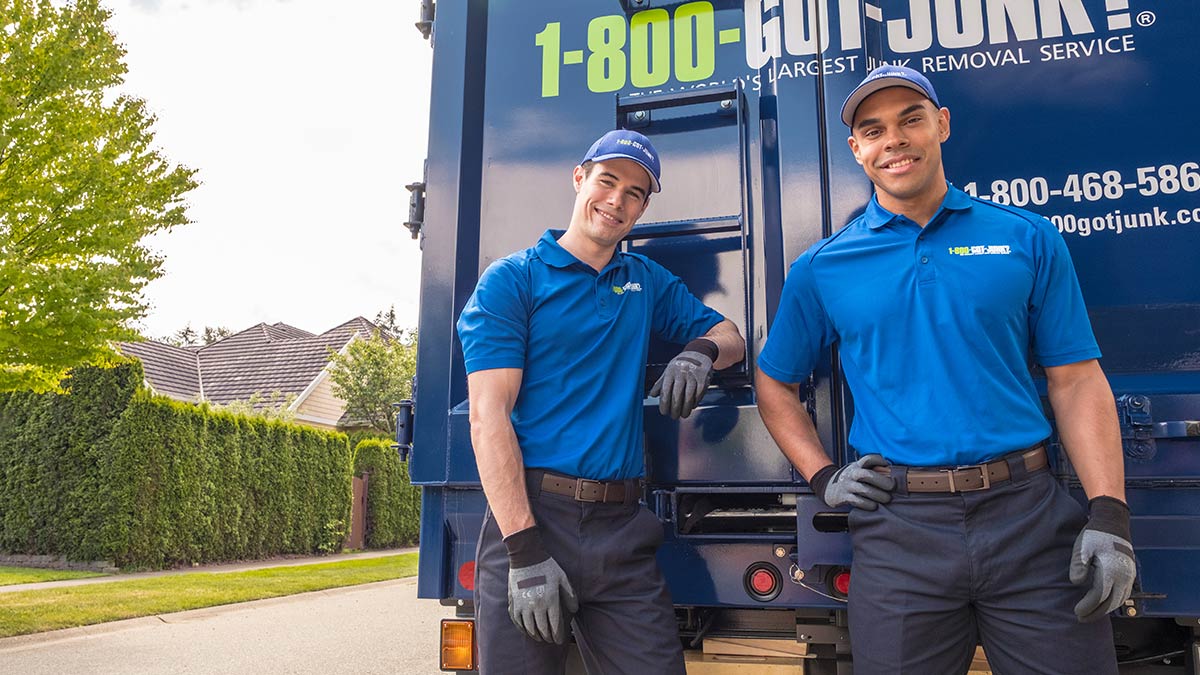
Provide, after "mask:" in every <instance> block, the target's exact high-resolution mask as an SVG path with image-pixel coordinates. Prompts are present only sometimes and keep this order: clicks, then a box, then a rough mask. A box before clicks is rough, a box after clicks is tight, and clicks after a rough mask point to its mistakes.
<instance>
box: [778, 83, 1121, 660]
mask: <svg viewBox="0 0 1200 675" xmlns="http://www.w3.org/2000/svg"><path fill="white" fill-rule="evenodd" d="M842 121H843V122H845V123H846V125H847V126H848V127H850V131H851V135H850V138H849V144H850V149H851V151H852V152H853V153H854V157H855V159H856V160H857V161H858V163H859V164H860V165H862V167H863V171H864V172H865V173H866V175H867V177H868V178H870V180H871V182H872V183H873V184H874V185H875V195H874V197H873V198H872V199H871V201H870V203H869V204H868V205H867V208H866V211H865V212H864V213H863V215H861V216H859V217H858V218H856V219H855V220H853V221H852V222H850V223H849V224H848V225H847V226H846V227H845V228H843V229H841V230H839V231H838V232H837V233H835V234H834V235H832V236H830V237H828V238H826V239H823V240H822V241H820V242H817V243H816V244H814V245H813V246H812V247H811V248H810V249H809V250H808V251H806V252H805V253H804V254H803V255H801V256H800V258H799V259H798V260H797V261H796V262H795V264H793V265H792V267H791V270H790V272H789V275H788V278H787V281H786V282H785V284H784V289H783V295H782V298H781V301H780V308H779V312H778V314H777V315H776V317H775V321H774V324H773V325H772V326H771V330H770V333H769V335H768V337H767V342H766V345H765V346H764V348H763V351H762V354H761V355H760V357H759V360H758V365H759V372H758V378H757V380H756V390H757V393H758V403H759V411H760V413H761V414H762V417H763V420H764V422H765V423H766V425H767V428H768V429H769V430H770V432H771V435H772V436H773V437H774V439H775V441H776V442H777V443H778V444H779V446H780V448H781V449H782V450H783V452H784V454H785V455H786V456H787V457H788V459H789V460H791V462H792V463H793V464H794V465H795V466H796V468H797V469H798V470H799V471H800V473H802V474H803V475H804V476H805V477H806V478H807V479H808V482H809V484H810V485H811V486H812V489H813V492H814V493H815V494H816V495H817V496H818V497H820V498H821V499H822V500H823V501H824V502H825V503H826V504H827V505H829V506H830V507H838V506H843V505H848V506H850V507H851V509H850V514H849V522H850V535H851V540H852V542H853V547H854V558H853V568H852V572H851V579H852V583H851V589H850V601H849V613H850V635H851V643H852V652H853V657H854V669H855V672H856V673H859V674H860V675H861V674H862V673H896V672H902V673H956V672H957V673H965V672H967V669H968V667H969V665H970V662H971V657H972V654H973V653H974V650H975V645H976V644H977V642H979V641H980V640H981V641H982V643H983V646H984V650H985V651H986V653H987V657H988V661H989V662H990V663H991V665H992V667H993V668H994V669H995V670H996V672H999V673H1056V674H1062V673H1080V674H1084V673H1086V674H1088V675H1096V674H1099V673H1116V655H1115V651H1114V647H1113V641H1112V633H1111V629H1110V625H1109V619H1108V616H1107V614H1108V612H1111V611H1113V610H1115V609H1117V608H1118V607H1120V606H1121V605H1122V604H1123V602H1124V601H1125V600H1126V599H1127V598H1128V597H1129V594H1130V591H1131V588H1132V584H1133V580H1134V576H1135V573H1136V569H1135V563H1134V557H1133V549H1132V546H1131V544H1130V533H1129V509H1128V507H1127V506H1126V505H1125V501H1124V500H1125V492H1124V466H1123V459H1122V452H1121V438H1120V431H1119V427H1118V425H1117V420H1116V413H1115V410H1116V407H1115V404H1114V402H1113V396H1112V392H1111V390H1110V389H1109V387H1108V382H1107V380H1106V378H1105V376H1104V373H1103V372H1102V371H1101V369H1100V366H1099V363H1098V361H1097V359H1098V358H1099V356H1100V351H1099V349H1098V348H1097V345H1096V341H1095V338H1094V337H1093V335H1092V330H1091V325H1090V324H1089V322H1088V317H1087V311H1086V307H1085V306H1084V302H1083V297H1082V294H1081V293H1080V289H1079V282H1078V280H1077V279H1076V276H1075V271H1074V268H1073V267H1072V265H1071V259H1070V256H1069V254H1068V252H1067V248H1066V245H1065V243H1064V242H1063V239H1062V237H1061V236H1059V234H1058V232H1057V231H1056V230H1055V228H1054V226H1053V225H1051V224H1050V223H1049V222H1048V221H1046V220H1045V219H1044V218H1041V217H1039V216H1037V215H1034V214H1032V213H1029V212H1027V211H1022V210H1021V209H1017V208H1012V207H1009V206H1001V205H998V204H994V203H991V202H988V201H983V200H979V199H975V198H972V197H969V196H968V195H966V194H965V193H963V192H962V191H961V190H958V189H957V188H955V187H954V186H952V185H949V184H948V183H947V182H946V177H945V172H944V170H943V167H942V157H941V144H942V143H943V142H945V141H946V139H947V138H949V136H950V112H949V111H948V110H947V109H946V108H943V107H941V106H940V104H939V103H938V98H937V94H936V93H935V92H934V89H933V86H932V85H931V84H930V83H929V81H928V80H927V79H926V78H925V77H924V76H922V75H921V74H920V73H918V72H916V71H914V70H911V69H909V68H902V67H896V66H883V67H881V68H877V69H876V70H874V71H872V72H871V73H870V74H868V75H867V77H866V78H865V79H864V80H863V81H862V83H861V84H859V86H858V87H857V88H856V89H855V90H854V91H853V92H852V93H851V94H850V96H849V98H848V99H847V100H846V103H845V105H844V106H843V108H842ZM835 343H836V344H837V345H838V354H839V358H840V364H841V370H842V373H843V374H844V375H845V378H846V382H847V383H848V384H849V386H850V390H851V392H852V393H853V395H854V421H853V426H852V428H851V431H850V444H851V446H853V448H854V449H855V450H856V451H857V453H858V454H859V456H860V458H859V459H857V460H856V461H853V462H850V463H848V464H846V465H845V466H843V467H840V468H839V467H836V466H835V465H834V464H833V463H832V462H831V461H830V459H829V456H828V455H827V454H826V453H825V451H824V449H823V448H822V447H821V443H820V440H819V439H818V437H817V434H816V432H815V430H814V428H813V423H812V420H811V418H810V417H809V415H808V414H807V413H806V411H805V409H804V406H803V404H802V402H801V401H800V400H799V399H798V398H797V384H796V383H799V382H802V381H805V380H806V379H807V378H808V376H809V374H810V373H811V371H812V369H813V367H814V366H815V365H816V363H817V361H818V360H819V359H820V357H821V355H822V354H823V353H825V351H826V350H827V349H828V348H829V347H830V346H831V345H833V344H835ZM1031 357H1032V359H1033V361H1035V362H1036V363H1037V364H1038V365H1040V366H1041V367H1042V368H1044V370H1045V375H1046V382H1047V390H1048V394H1049V399H1050V404H1051V407H1052V408H1053V409H1054V416H1055V419H1056V421H1057V426H1058V433H1059V437H1060V439H1061V441H1062V443H1063V446H1064V447H1065V449H1066V451H1067V454H1068V455H1069V457H1070V460H1071V463H1072V465H1073V466H1074V468H1075V472H1076V474H1077V475H1078V476H1079V480H1080V482H1081V483H1082V484H1083V488H1084V490H1085V491H1086V492H1087V495H1088V497H1090V498H1091V501H1090V504H1089V505H1090V518H1089V517H1088V515H1087V514H1085V513H1084V511H1083V509H1081V508H1080V506H1079V504H1078V503H1076V502H1075V501H1074V500H1072V499H1071V497H1070V496H1068V494H1067V492H1066V490H1064V489H1063V488H1062V486H1060V485H1059V484H1058V483H1057V481H1055V479H1054V477H1053V476H1052V475H1051V473H1050V472H1049V471H1048V460H1047V456H1046V448H1045V444H1044V441H1045V439H1046V438H1047V437H1048V436H1049V435H1050V425H1049V423H1048V422H1047V420H1046V416H1045V414H1044V412H1043V410H1042V405H1041V399H1040V397H1039V395H1038V391H1037V388H1036V386H1035V384H1034V381H1033V377H1032V375H1031V373H1030V361H1029V359H1030V358H1031Z"/></svg>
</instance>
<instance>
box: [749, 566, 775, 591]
mask: <svg viewBox="0 0 1200 675" xmlns="http://www.w3.org/2000/svg"><path fill="white" fill-rule="evenodd" d="M750 587H751V588H753V589H754V590H755V591H756V592H757V593H758V594H759V595H768V594H770V592H771V591H773V590H775V577H772V576H771V573H770V572H768V571H766V570H755V571H754V573H753V574H751V575H750Z"/></svg>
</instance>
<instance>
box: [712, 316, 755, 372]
mask: <svg viewBox="0 0 1200 675" xmlns="http://www.w3.org/2000/svg"><path fill="white" fill-rule="evenodd" d="M703 337H704V338H705V339H707V340H712V342H713V344H715V345H717V358H716V359H714V360H713V368H714V369H715V370H721V369H722V368H728V367H729V366H732V365H733V364H735V363H737V362H738V361H741V360H742V359H744V358H746V341H745V340H743V339H742V334H741V332H740V331H738V328H737V325H735V324H734V323H733V322H732V321H730V320H729V319H725V320H723V321H721V322H720V323H718V324H717V325H715V326H713V327H712V328H710V329H708V332H707V333H705V334H704V336H703Z"/></svg>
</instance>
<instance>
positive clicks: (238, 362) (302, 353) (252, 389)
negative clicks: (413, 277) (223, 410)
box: [121, 317, 379, 406]
mask: <svg viewBox="0 0 1200 675" xmlns="http://www.w3.org/2000/svg"><path fill="white" fill-rule="evenodd" d="M377 330H379V328H378V327H376V326H375V324H373V323H371V322H370V321H368V320H367V319H364V318H362V317H356V318H354V319H351V320H350V321H347V322H346V323H343V324H341V325H340V326H336V327H334V328H331V329H329V330H327V331H325V332H324V333H321V334H320V335H313V334H312V333H309V332H308V331H305V330H301V329H299V328H296V327H295V326H289V325H288V324H284V323H275V324H266V323H259V324H257V325H254V326H251V327H250V328H247V329H245V330H243V331H239V332H237V333H234V334H233V335H230V336H229V337H226V338H223V339H221V340H218V341H217V342H214V343H212V344H209V345H205V346H203V347H200V348H199V349H196V350H192V349H181V348H179V347H174V346H172V345H168V344H163V343H161V342H154V341H146V342H137V343H122V344H121V349H122V351H123V352H125V353H127V354H130V355H132V356H137V357H138V358H140V359H142V362H143V364H144V366H145V371H146V379H147V380H149V381H150V384H151V386H152V387H153V388H154V389H155V390H156V391H160V392H162V393H166V394H168V395H170V396H172V397H173V398H181V394H182V395H183V396H182V398H183V399H184V400H205V401H211V402H213V403H217V404H222V405H224V404H227V403H231V402H233V401H246V400H249V399H250V397H251V396H253V395H254V394H263V395H267V394H272V393H274V392H280V393H282V394H283V395H285V396H288V395H295V396H297V397H301V396H303V395H304V394H306V393H307V392H308V391H309V390H310V389H311V387H312V385H314V384H315V381H316V379H317V378H318V376H320V374H321V372H322V371H323V370H324V369H325V367H326V365H328V363H329V357H330V355H331V354H333V353H337V352H339V351H341V350H342V349H343V348H345V346H346V345H347V344H348V343H349V342H350V341H351V340H352V339H354V337H355V336H356V335H363V336H367V335H370V334H371V333H372V332H373V331H377ZM185 356H186V357H187V359H190V360H191V364H192V365H191V371H188V370H187V367H186V364H185V359H184V357H185ZM188 372H191V373H193V375H192V377H191V379H188V378H187V373H188ZM189 387H190V388H189ZM176 392H178V394H177V393H176ZM201 392H202V393H201ZM273 404H274V405H277V404H278V401H262V402H260V403H259V405H261V406H267V405H273Z"/></svg>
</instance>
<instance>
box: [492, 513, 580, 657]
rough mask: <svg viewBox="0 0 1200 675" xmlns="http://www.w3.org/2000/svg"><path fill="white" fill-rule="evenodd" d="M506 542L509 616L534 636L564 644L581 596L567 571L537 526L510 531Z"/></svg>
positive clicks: (541, 640) (526, 632) (519, 626)
mask: <svg viewBox="0 0 1200 675" xmlns="http://www.w3.org/2000/svg"><path fill="white" fill-rule="evenodd" d="M504 546H505V547H506V548H507V549H508V615H509V617H511V618H512V621H513V623H514V624H516V626H517V628H519V629H521V631H522V632H523V633H525V634H526V635H528V636H529V637H530V638H532V639H534V640H537V641H539V642H553V643H555V644H560V645H561V644H565V643H566V641H567V624H568V623H569V622H570V620H571V619H570V614H574V613H575V612H577V611H579V599H578V598H577V597H576V596H575V590H574V589H572V588H571V582H570V581H567V573H566V572H564V571H563V569H562V567H559V565H558V563H557V562H555V561H554V558H551V557H550V554H549V553H547V552H546V547H545V546H543V545H542V535H541V533H540V532H539V531H538V529H537V527H536V526H534V527H530V528H528V529H525V530H521V531H520V532H514V533H512V534H510V535H508V536H507V537H505V538H504ZM564 604H565V605H566V609H567V613H566V614H564V613H563V605H564Z"/></svg>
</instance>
